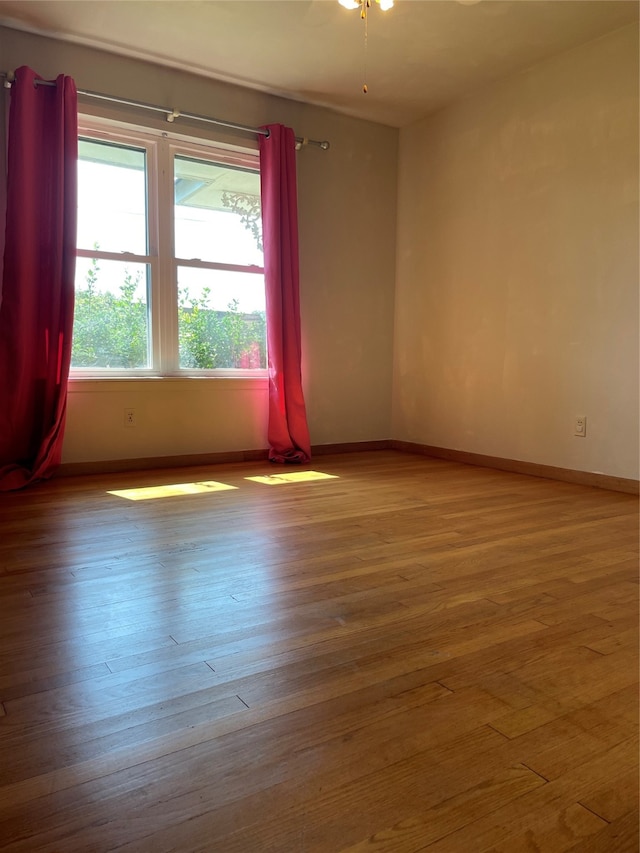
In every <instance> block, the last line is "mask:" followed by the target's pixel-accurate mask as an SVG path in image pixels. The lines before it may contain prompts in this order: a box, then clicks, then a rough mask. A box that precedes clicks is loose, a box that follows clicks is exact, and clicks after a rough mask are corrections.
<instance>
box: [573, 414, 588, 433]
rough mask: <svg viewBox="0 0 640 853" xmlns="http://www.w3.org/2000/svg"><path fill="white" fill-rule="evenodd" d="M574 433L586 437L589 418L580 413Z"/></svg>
mask: <svg viewBox="0 0 640 853" xmlns="http://www.w3.org/2000/svg"><path fill="white" fill-rule="evenodd" d="M573 434H574V435H577V436H578V437H579V438H584V437H585V436H586V434H587V419H586V417H585V416H584V415H578V417H577V418H576V422H575V425H574V428H573Z"/></svg>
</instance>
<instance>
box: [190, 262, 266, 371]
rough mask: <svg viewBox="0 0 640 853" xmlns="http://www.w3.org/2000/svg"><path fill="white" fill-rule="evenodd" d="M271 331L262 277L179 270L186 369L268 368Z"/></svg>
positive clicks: (216, 271) (207, 270) (224, 272)
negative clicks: (267, 347)
mask: <svg viewBox="0 0 640 853" xmlns="http://www.w3.org/2000/svg"><path fill="white" fill-rule="evenodd" d="M266 328H267V327H266V319H265V296H264V277H263V275H262V274H261V273H260V274H255V273H238V272H227V271H222V270H213V269H194V268H193V267H178V334H179V339H180V367H181V368H183V369H185V368H186V369H209V370H213V369H216V368H238V369H243V370H255V369H257V368H265V367H266V366H267V360H266Z"/></svg>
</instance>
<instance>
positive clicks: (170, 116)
mask: <svg viewBox="0 0 640 853" xmlns="http://www.w3.org/2000/svg"><path fill="white" fill-rule="evenodd" d="M0 77H4V78H5V82H4V86H5V88H6V89H10V88H11V84H12V82H13V80H14V76H13V73H12V72H10V71H0ZM35 83H36V85H37V86H55V85H56V83H55V80H36V81H35ZM78 95H81V96H82V97H85V98H96V99H97V100H100V101H109V102H111V103H113V104H124V105H125V106H128V107H137V108H138V109H143V110H150V111H151V112H156V113H163V114H164V115H165V116H166V119H167V121H168V122H174V121H175V120H176V119H177V118H186V119H191V120H192V121H202V122H205V123H207V124H215V125H218V127H228V128H229V129H230V130H239V131H241V132H242V133H255V134H257V135H258V136H269V131H268V130H263V129H262V128H261V127H249V126H247V125H245V124H235V123H234V122H231V121H223V120H222V119H218V118H210V117H209V116H201V115H196V114H195V113H182V112H180V110H175V109H174V110H170V109H168V108H167V107H157V106H155V105H154V104H145V103H143V102H142V101H128V100H126V99H125V98H114V97H112V96H111V95H102V94H100V93H99V92H89V91H85V90H83V89H78ZM306 145H313V146H315V147H316V148H322V150H323V151H326V150H327V149H328V148H329V147H330V144H329V142H327V141H326V140H323V141H322V142H320V141H319V140H317V139H307V138H306V136H296V150H297V151H299V150H300V149H301V148H303V147H304V146H306Z"/></svg>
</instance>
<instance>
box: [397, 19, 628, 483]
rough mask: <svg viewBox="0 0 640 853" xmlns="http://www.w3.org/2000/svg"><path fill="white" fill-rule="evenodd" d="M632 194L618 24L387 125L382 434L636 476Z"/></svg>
mask: <svg viewBox="0 0 640 853" xmlns="http://www.w3.org/2000/svg"><path fill="white" fill-rule="evenodd" d="M637 193H638V36H637V30H636V28H635V26H631V27H628V28H625V29H623V30H620V31H617V32H616V33H614V34H611V35H609V36H607V37H605V38H602V39H600V40H598V41H596V42H592V43H590V44H588V45H585V46H583V47H581V48H579V49H577V50H573V51H571V52H569V53H566V54H563V55H561V56H559V57H556V58H555V59H553V60H551V61H547V62H545V63H543V64H540V65H538V66H536V67H534V68H532V69H530V70H528V71H527V72H526V73H522V74H520V75H517V76H515V77H513V78H509V79H507V80H504V81H501V82H499V83H496V84H495V85H493V86H492V87H490V88H488V89H485V90H483V91H481V92H478V93H476V94H475V95H474V96H473V97H469V98H467V99H466V100H464V101H463V102H459V103H457V104H456V105H453V106H451V107H450V108H448V109H446V110H443V111H442V112H440V113H438V114H436V115H434V116H432V117H431V118H429V119H427V120H424V121H422V122H420V123H418V124H415V125H413V126H411V127H408V128H406V129H403V130H402V131H401V134H400V168H399V200H398V242H397V281H396V319H395V369H394V391H393V420H392V435H393V437H394V438H396V439H401V440H405V441H412V442H418V443H422V444H430V445H436V446H441V447H448V448H455V449H458V450H465V451H469V452H475V453H482V454H488V455H494V456H500V457H504V458H508V459H518V460H524V461H529V462H537V463H540V464H547V465H555V466H559V467H566V468H572V469H578V470H581V471H597V472H601V473H605V474H608V475H612V476H621V477H631V478H637V477H638V206H637ZM577 415H586V416H587V419H588V422H587V437H586V438H576V437H574V435H573V432H574V429H573V427H574V420H575V417H576V416H577Z"/></svg>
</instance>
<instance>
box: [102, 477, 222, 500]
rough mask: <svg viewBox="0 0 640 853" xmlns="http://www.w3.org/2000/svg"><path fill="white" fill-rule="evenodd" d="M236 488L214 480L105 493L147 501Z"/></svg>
mask: <svg viewBox="0 0 640 853" xmlns="http://www.w3.org/2000/svg"><path fill="white" fill-rule="evenodd" d="M237 488H238V487H237V486H229V485H227V483H216V482H215V481H214V480H205V481H203V482H202V483H172V484H171V485H168V486H143V487H141V488H139V489H118V490H116V491H112V492H111V491H110V492H107V494H109V495H115V496H116V497H118V498H126V499H127V500H128V501H149V500H154V499H155V498H174V497H177V496H178V495H202V494H205V493H207V492H225V491H228V490H229V489H237Z"/></svg>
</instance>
